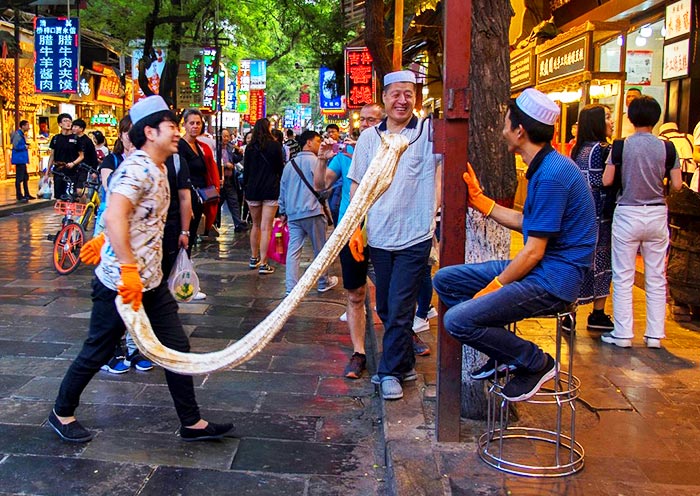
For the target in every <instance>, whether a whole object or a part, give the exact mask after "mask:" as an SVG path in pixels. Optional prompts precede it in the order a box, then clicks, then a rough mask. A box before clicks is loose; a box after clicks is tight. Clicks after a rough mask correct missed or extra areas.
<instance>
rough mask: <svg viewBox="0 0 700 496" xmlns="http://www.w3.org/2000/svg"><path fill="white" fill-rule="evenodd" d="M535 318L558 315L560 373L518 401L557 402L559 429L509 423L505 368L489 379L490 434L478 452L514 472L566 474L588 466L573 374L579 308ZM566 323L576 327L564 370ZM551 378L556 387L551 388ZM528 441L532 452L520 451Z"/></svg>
mask: <svg viewBox="0 0 700 496" xmlns="http://www.w3.org/2000/svg"><path fill="white" fill-rule="evenodd" d="M536 318H537V319H543V318H554V319H556V329H557V330H556V357H555V359H556V362H557V371H556V373H555V376H554V379H552V381H549V382H548V383H546V384H545V386H543V387H542V388H541V389H540V390H539V391H538V392H537V393H536V394H535V395H534V396H533V397H532V398H530V399H529V400H526V401H524V402H519V403H530V404H535V405H554V406H555V408H556V417H555V425H554V429H553V430H550V429H545V428H542V427H526V426H514V425H509V420H510V419H509V415H510V401H508V400H507V399H505V398H504V397H503V386H505V384H506V383H507V382H508V380H509V379H510V374H509V373H508V372H506V373H505V374H504V375H503V376H501V377H498V375H497V376H496V377H495V378H494V379H492V380H490V384H489V388H488V412H487V418H486V432H485V433H484V434H482V435H481V437H480V438H479V456H480V457H481V459H482V460H483V461H484V462H486V463H487V464H488V465H490V466H492V467H494V468H496V469H498V470H501V471H503V472H507V473H510V474H515V475H525V476H529V477H563V476H565V475H571V474H574V473H576V472H578V471H579V470H581V469H582V468H583V463H584V450H583V446H581V444H580V443H578V442H576V404H575V401H576V398H578V396H579V389H580V387H581V381H580V380H579V379H578V378H577V377H576V376H575V375H574V374H573V365H574V339H573V338H574V334H575V332H576V306H575V305H573V304H572V305H570V306H569V307H567V308H566V309H564V310H563V311H561V312H559V313H557V314H556V315H547V316H539V317H536ZM566 321H568V322H569V324H570V325H569V329H570V330H571V331H570V332H571V339H570V342H569V357H568V359H569V363H568V366H567V367H566V369H565V370H560V368H561V342H562V333H563V329H562V324H563V323H564V322H566ZM514 328H515V324H512V329H514ZM496 367H498V364H496ZM552 382H553V387H546V386H547V385H549V384H552ZM566 409H568V411H569V412H570V415H571V422H570V424H569V426H568V432H567V431H566V430H564V429H565V426H564V425H563V424H564V422H563V421H562V416H563V413H564V410H566ZM523 444H525V445H528V446H527V448H529V449H530V452H523V450H522V449H520V450H519V449H517V448H518V447H519V446H520V447H522V446H523ZM552 447H553V449H552ZM533 448H534V449H535V450H536V453H535V454H534V455H533V454H532V453H531V450H532V449H533ZM533 459H534V460H535V462H534V463H533V462H532V460H533Z"/></svg>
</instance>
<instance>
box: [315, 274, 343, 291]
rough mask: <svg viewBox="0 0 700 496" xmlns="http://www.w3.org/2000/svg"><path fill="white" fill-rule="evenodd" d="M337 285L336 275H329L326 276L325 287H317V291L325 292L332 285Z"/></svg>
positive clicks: (332, 286) (331, 287)
mask: <svg viewBox="0 0 700 496" xmlns="http://www.w3.org/2000/svg"><path fill="white" fill-rule="evenodd" d="M337 285H338V276H329V277H328V278H326V287H325V288H323V289H321V288H318V292H319V293H325V292H326V291H330V290H331V289H333V288H334V287H336V286H337Z"/></svg>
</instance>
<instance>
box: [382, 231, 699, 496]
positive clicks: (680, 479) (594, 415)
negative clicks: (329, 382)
mask: <svg viewBox="0 0 700 496" xmlns="http://www.w3.org/2000/svg"><path fill="white" fill-rule="evenodd" d="M518 243H522V239H521V238H519V237H517V236H514V238H513V247H512V249H513V250H517V248H518ZM633 297H634V310H635V315H634V322H635V324H634V325H635V329H636V337H635V339H634V341H633V347H632V348H630V349H621V348H617V347H615V346H613V345H608V344H604V343H602V342H601V341H600V334H601V333H600V332H592V331H588V330H586V329H585V322H586V318H587V316H588V314H589V313H590V311H591V307H592V305H586V306H582V307H579V310H578V330H577V333H576V337H575V338H574V347H575V348H574V349H575V357H574V374H575V375H576V376H578V377H579V379H581V383H582V386H581V396H580V400H579V401H577V402H576V408H577V418H576V440H577V441H578V442H580V443H581V444H582V445H583V447H584V450H585V466H584V468H583V470H582V471H581V472H579V473H577V474H575V475H572V476H568V477H563V478H559V479H533V478H528V477H521V476H514V475H506V474H504V473H501V472H499V471H497V470H496V469H494V468H491V467H489V466H487V465H486V464H485V463H484V462H482V461H481V459H480V458H479V456H478V454H477V448H478V443H477V440H478V438H479V436H481V434H482V433H483V432H484V431H485V422H484V421H481V420H477V421H474V420H462V422H461V432H460V442H459V443H439V442H437V441H436V438H435V411H436V383H437V373H436V358H435V355H436V354H435V353H433V354H432V355H431V356H429V357H418V358H417V365H416V369H417V371H418V381H416V382H415V383H409V384H407V385H406V387H405V388H404V393H405V394H404V398H403V399H402V400H399V401H394V402H385V403H384V404H383V405H382V407H383V419H384V427H385V441H386V450H387V460H388V464H389V477H390V482H389V492H391V493H393V494H402V495H403V494H411V495H413V494H420V495H459V496H467V495H468V496H477V495H479V496H481V495H483V496H487V495H488V496H492V495H493V496H496V495H497V496H501V495H503V496H510V495H528V496H530V495H532V496H534V495H582V496H638V495H645V496H652V495H654V496H656V495H658V496H665V495H674V496H675V495H680V496H690V495H698V494H700V471H698V470H697V468H696V465H697V464H696V463H695V461H694V455H693V453H694V448H695V447H696V446H697V445H698V444H699V443H700V416H699V415H698V414H699V413H700V393H699V392H698V391H699V390H700V367H698V364H699V362H700V322H698V321H694V322H687V323H682V324H679V323H677V322H674V321H672V320H670V319H667V322H666V335H667V339H664V340H663V341H662V346H663V349H660V350H658V349H648V348H646V347H645V345H644V342H643V341H642V334H643V329H644V325H645V320H644V319H645V313H644V291H643V290H642V289H639V288H636V287H635V288H634V293H633ZM607 312H608V313H611V306H610V302H608V308H607ZM553 323H554V321H553V320H551V319H531V320H527V321H524V322H522V323H520V324H519V325H518V329H519V332H520V333H522V335H523V336H524V337H526V338H527V339H530V340H532V341H534V342H535V343H537V344H539V345H540V346H542V347H543V348H544V349H545V351H547V352H550V353H552V354H553V351H554V327H553V325H554V324H553ZM377 336H381V329H379V331H378V332H377ZM420 336H421V338H422V339H423V340H424V341H426V342H428V343H429V344H430V345H431V346H432V347H433V348H435V347H436V336H437V320H432V321H431V328H430V331H429V332H423V333H421V334H420ZM569 342H570V340H569V339H567V340H566V342H565V343H564V345H563V347H562V354H566V353H567V352H568V343H569ZM565 363H566V362H565ZM549 408H550V407H546V406H545V407H543V406H536V405H521V406H518V408H517V414H518V416H519V418H518V420H517V422H516V424H519V425H530V426H539V427H547V426H549V427H550V428H551V427H552V426H553V424H554V422H553V420H554V412H553V410H552V409H549ZM566 421H567V417H566V416H565V417H564V422H566ZM517 449H519V450H521V451H520V452H522V453H524V454H525V455H526V458H525V459H528V460H529V461H530V462H532V461H533V460H534V459H540V460H541V459H544V457H545V456H546V455H545V453H544V450H542V449H541V448H538V449H537V450H535V451H533V448H532V446H531V445H528V446H522V445H521V446H519V447H517ZM523 450H524V451H523ZM528 456H529V458H527V457H528Z"/></svg>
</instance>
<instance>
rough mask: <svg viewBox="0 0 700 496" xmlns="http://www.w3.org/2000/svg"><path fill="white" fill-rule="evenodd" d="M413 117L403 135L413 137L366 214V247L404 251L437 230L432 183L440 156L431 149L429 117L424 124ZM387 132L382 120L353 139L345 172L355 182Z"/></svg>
mask: <svg viewBox="0 0 700 496" xmlns="http://www.w3.org/2000/svg"><path fill="white" fill-rule="evenodd" d="M419 132H421V126H420V123H419V122H418V119H417V118H415V117H413V118H412V119H411V120H410V121H409V123H408V124H407V125H406V127H405V128H404V129H402V130H401V134H402V135H404V136H406V138H408V141H409V142H412V141H413V140H414V139H416V138H417V140H416V142H415V143H412V144H411V145H409V147H408V149H407V150H406V151H405V152H404V153H403V155H401V158H400V159H399V164H398V167H397V169H396V175H395V176H394V179H393V181H392V183H391V186H389V189H388V190H387V191H386V192H385V193H384V194H383V195H382V196H381V197H380V198H379V200H377V202H376V203H375V204H374V205H373V206H372V207H371V208H370V210H369V212H368V214H367V239H368V243H369V245H370V246H372V247H375V248H381V249H384V250H391V251H396V250H403V249H405V248H408V247H410V246H413V245H416V244H418V243H420V242H422V241H426V240H428V239H431V238H432V237H433V232H434V231H435V211H436V204H435V203H436V196H435V182H436V171H437V166H438V163H439V162H440V161H441V160H442V159H441V156H440V155H436V154H434V153H433V143H432V142H431V141H430V140H429V139H428V138H429V136H431V135H432V132H433V130H432V129H431V122H430V121H425V123H424V126H423V128H422V132H421V134H420V136H419ZM379 133H388V131H387V129H386V120H384V121H382V123H381V124H379V126H376V127H372V128H369V129H367V130H365V131H364V132H363V133H362V134H361V135H360V139H359V140H358V141H357V145H356V146H355V153H353V156H352V164H351V166H350V170H349V172H348V177H349V178H350V179H351V180H352V181H354V182H356V183H359V182H360V181H361V180H362V177H363V176H364V175H365V173H366V172H367V168H368V167H369V164H370V162H371V161H372V159H373V158H374V156H375V154H376V152H377V149H378V147H379V144H380V142H381V138H380V136H379Z"/></svg>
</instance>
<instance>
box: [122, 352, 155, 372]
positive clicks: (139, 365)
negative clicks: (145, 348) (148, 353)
mask: <svg viewBox="0 0 700 496" xmlns="http://www.w3.org/2000/svg"><path fill="white" fill-rule="evenodd" d="M124 365H126V366H127V367H134V368H135V369H136V370H140V371H141V372H147V371H149V370H151V369H153V362H151V361H150V360H149V359H148V358H146V357H145V356H143V355H142V354H141V353H140V352H139V350H136V351H134V352H133V353H132V354H131V355H127V357H126V358H125V359H124Z"/></svg>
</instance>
